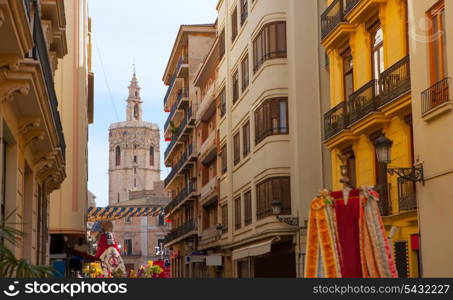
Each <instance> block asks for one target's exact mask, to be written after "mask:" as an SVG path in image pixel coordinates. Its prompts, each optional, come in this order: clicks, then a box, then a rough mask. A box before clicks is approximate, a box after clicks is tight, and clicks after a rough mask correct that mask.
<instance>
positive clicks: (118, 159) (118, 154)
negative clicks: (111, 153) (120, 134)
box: [115, 146, 121, 166]
mask: <svg viewBox="0 0 453 300" xmlns="http://www.w3.org/2000/svg"><path fill="white" fill-rule="evenodd" d="M115 165H116V166H119V165H121V148H120V146H116V148H115Z"/></svg>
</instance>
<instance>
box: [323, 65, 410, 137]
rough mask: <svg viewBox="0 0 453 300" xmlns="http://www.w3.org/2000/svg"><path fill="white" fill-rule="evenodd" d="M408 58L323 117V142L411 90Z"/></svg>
mask: <svg viewBox="0 0 453 300" xmlns="http://www.w3.org/2000/svg"><path fill="white" fill-rule="evenodd" d="M409 61H410V60H409V56H406V57H404V58H403V59H401V60H400V61H398V62H397V63H395V64H394V65H393V66H391V67H389V68H388V69H387V70H385V71H384V72H382V73H381V74H380V76H379V79H378V80H374V79H373V80H371V81H370V82H368V83H367V84H365V85H364V86H363V87H361V88H360V89H359V90H357V91H355V92H354V93H353V94H352V95H351V96H350V97H349V99H348V101H346V102H345V101H343V102H341V103H339V104H338V105H336V106H335V107H334V108H332V109H331V110H329V111H328V112H327V113H325V114H324V139H325V140H328V139H330V138H331V137H333V136H335V135H337V134H338V133H340V132H341V131H343V130H344V129H347V128H349V127H351V126H353V125H354V124H356V123H357V122H358V121H360V120H361V119H363V118H364V117H366V116H367V115H368V114H370V113H372V112H376V111H379V109H380V108H383V107H384V106H386V105H388V104H390V103H391V102H393V101H394V100H396V99H399V98H400V97H401V96H402V95H405V94H406V93H407V92H409V91H410V90H411V78H410V69H409V68H410V66H409Z"/></svg>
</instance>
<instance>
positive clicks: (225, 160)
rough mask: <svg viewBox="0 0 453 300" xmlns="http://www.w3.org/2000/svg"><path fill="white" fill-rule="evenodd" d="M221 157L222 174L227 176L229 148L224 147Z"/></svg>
mask: <svg viewBox="0 0 453 300" xmlns="http://www.w3.org/2000/svg"><path fill="white" fill-rule="evenodd" d="M220 155H221V157H220V158H221V165H222V166H221V167H222V174H225V173H226V172H227V170H228V158H227V146H226V145H224V146H223V147H222V150H221V152H220Z"/></svg>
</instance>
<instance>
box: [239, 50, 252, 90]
mask: <svg viewBox="0 0 453 300" xmlns="http://www.w3.org/2000/svg"><path fill="white" fill-rule="evenodd" d="M241 70H242V91H244V90H245V89H246V88H247V87H248V86H249V77H250V74H249V56H248V55H246V56H245V57H244V59H243V60H242V62H241Z"/></svg>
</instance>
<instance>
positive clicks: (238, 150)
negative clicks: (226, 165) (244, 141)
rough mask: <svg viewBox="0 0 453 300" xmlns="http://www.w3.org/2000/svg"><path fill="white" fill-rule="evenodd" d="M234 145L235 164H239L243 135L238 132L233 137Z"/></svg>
mask: <svg viewBox="0 0 453 300" xmlns="http://www.w3.org/2000/svg"><path fill="white" fill-rule="evenodd" d="M233 147H234V165H237V164H238V163H239V162H240V161H241V135H240V134H239V132H238V133H236V135H235V136H234V137H233Z"/></svg>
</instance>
